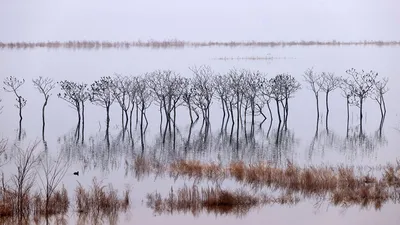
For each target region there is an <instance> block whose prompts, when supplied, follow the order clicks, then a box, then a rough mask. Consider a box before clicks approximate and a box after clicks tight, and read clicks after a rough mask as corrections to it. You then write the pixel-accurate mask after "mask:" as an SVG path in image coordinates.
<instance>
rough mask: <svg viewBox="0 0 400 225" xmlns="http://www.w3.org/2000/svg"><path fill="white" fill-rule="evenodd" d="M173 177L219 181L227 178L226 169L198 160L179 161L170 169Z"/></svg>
mask: <svg viewBox="0 0 400 225" xmlns="http://www.w3.org/2000/svg"><path fill="white" fill-rule="evenodd" d="M169 172H170V176H171V177H175V178H177V177H179V176H187V177H189V178H194V179H195V180H201V179H204V178H205V179H208V180H211V181H218V180H221V179H223V178H224V177H225V171H224V169H223V168H222V167H221V166H220V165H218V164H216V163H201V162H200V161H197V160H179V161H177V162H174V163H172V164H171V165H170V167H169Z"/></svg>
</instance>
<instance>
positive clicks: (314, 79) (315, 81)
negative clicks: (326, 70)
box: [303, 68, 322, 124]
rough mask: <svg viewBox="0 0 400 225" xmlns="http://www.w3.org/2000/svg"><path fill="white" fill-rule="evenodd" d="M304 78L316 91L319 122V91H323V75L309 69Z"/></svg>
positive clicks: (314, 91) (310, 87) (312, 89)
mask: <svg viewBox="0 0 400 225" xmlns="http://www.w3.org/2000/svg"><path fill="white" fill-rule="evenodd" d="M303 77H304V80H305V81H306V82H307V83H308V86H309V89H310V90H311V91H312V92H313V93H314V96H315V100H316V103H317V124H318V121H319V98H318V96H319V92H320V91H321V86H319V84H320V83H321V79H322V77H321V75H319V74H317V73H315V72H314V71H313V69H312V68H311V69H307V70H306V71H305V72H304V74H303Z"/></svg>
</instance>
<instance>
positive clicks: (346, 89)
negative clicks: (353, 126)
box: [340, 79, 354, 137]
mask: <svg viewBox="0 0 400 225" xmlns="http://www.w3.org/2000/svg"><path fill="white" fill-rule="evenodd" d="M352 85H353V84H352V82H351V81H350V80H348V79H342V81H341V84H340V89H342V95H343V97H344V98H346V113H347V117H346V118H347V120H346V121H347V122H346V137H348V136H349V129H350V127H349V123H350V105H352V104H353V96H354V94H353V91H352V90H353V89H354V88H353V87H352Z"/></svg>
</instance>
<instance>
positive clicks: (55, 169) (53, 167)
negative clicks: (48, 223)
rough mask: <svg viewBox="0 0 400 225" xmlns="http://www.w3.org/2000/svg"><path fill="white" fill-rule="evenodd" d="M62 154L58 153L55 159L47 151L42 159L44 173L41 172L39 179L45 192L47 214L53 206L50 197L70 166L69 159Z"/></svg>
mask: <svg viewBox="0 0 400 225" xmlns="http://www.w3.org/2000/svg"><path fill="white" fill-rule="evenodd" d="M62 156H63V155H62V154H58V157H57V158H55V159H54V158H53V157H51V156H49V153H48V152H46V153H45V155H44V157H42V158H41V159H40V165H41V170H42V174H40V173H39V179H40V182H41V185H42V188H43V190H44V193H45V200H46V203H45V212H46V215H48V212H49V209H50V207H51V206H50V205H49V202H50V199H51V197H52V196H53V193H54V191H55V190H56V189H57V187H58V185H59V184H60V183H61V181H62V179H63V178H64V176H65V174H66V173H67V171H68V169H69V166H70V163H69V161H65V160H63V157H62Z"/></svg>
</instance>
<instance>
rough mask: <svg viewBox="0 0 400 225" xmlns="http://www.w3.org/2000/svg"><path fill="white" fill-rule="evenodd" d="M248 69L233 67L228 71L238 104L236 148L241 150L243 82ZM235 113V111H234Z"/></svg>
mask: <svg viewBox="0 0 400 225" xmlns="http://www.w3.org/2000/svg"><path fill="white" fill-rule="evenodd" d="M247 72H248V71H246V70H237V69H231V70H230V71H229V72H228V77H229V87H230V89H231V90H232V94H233V96H234V98H233V99H234V103H235V106H236V150H237V151H238V150H239V130H240V129H239V128H240V126H239V124H240V115H241V110H240V109H241V108H242V104H243V96H244V92H245V89H244V87H243V84H244V82H245V77H246V75H247ZM232 115H233V113H232Z"/></svg>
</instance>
